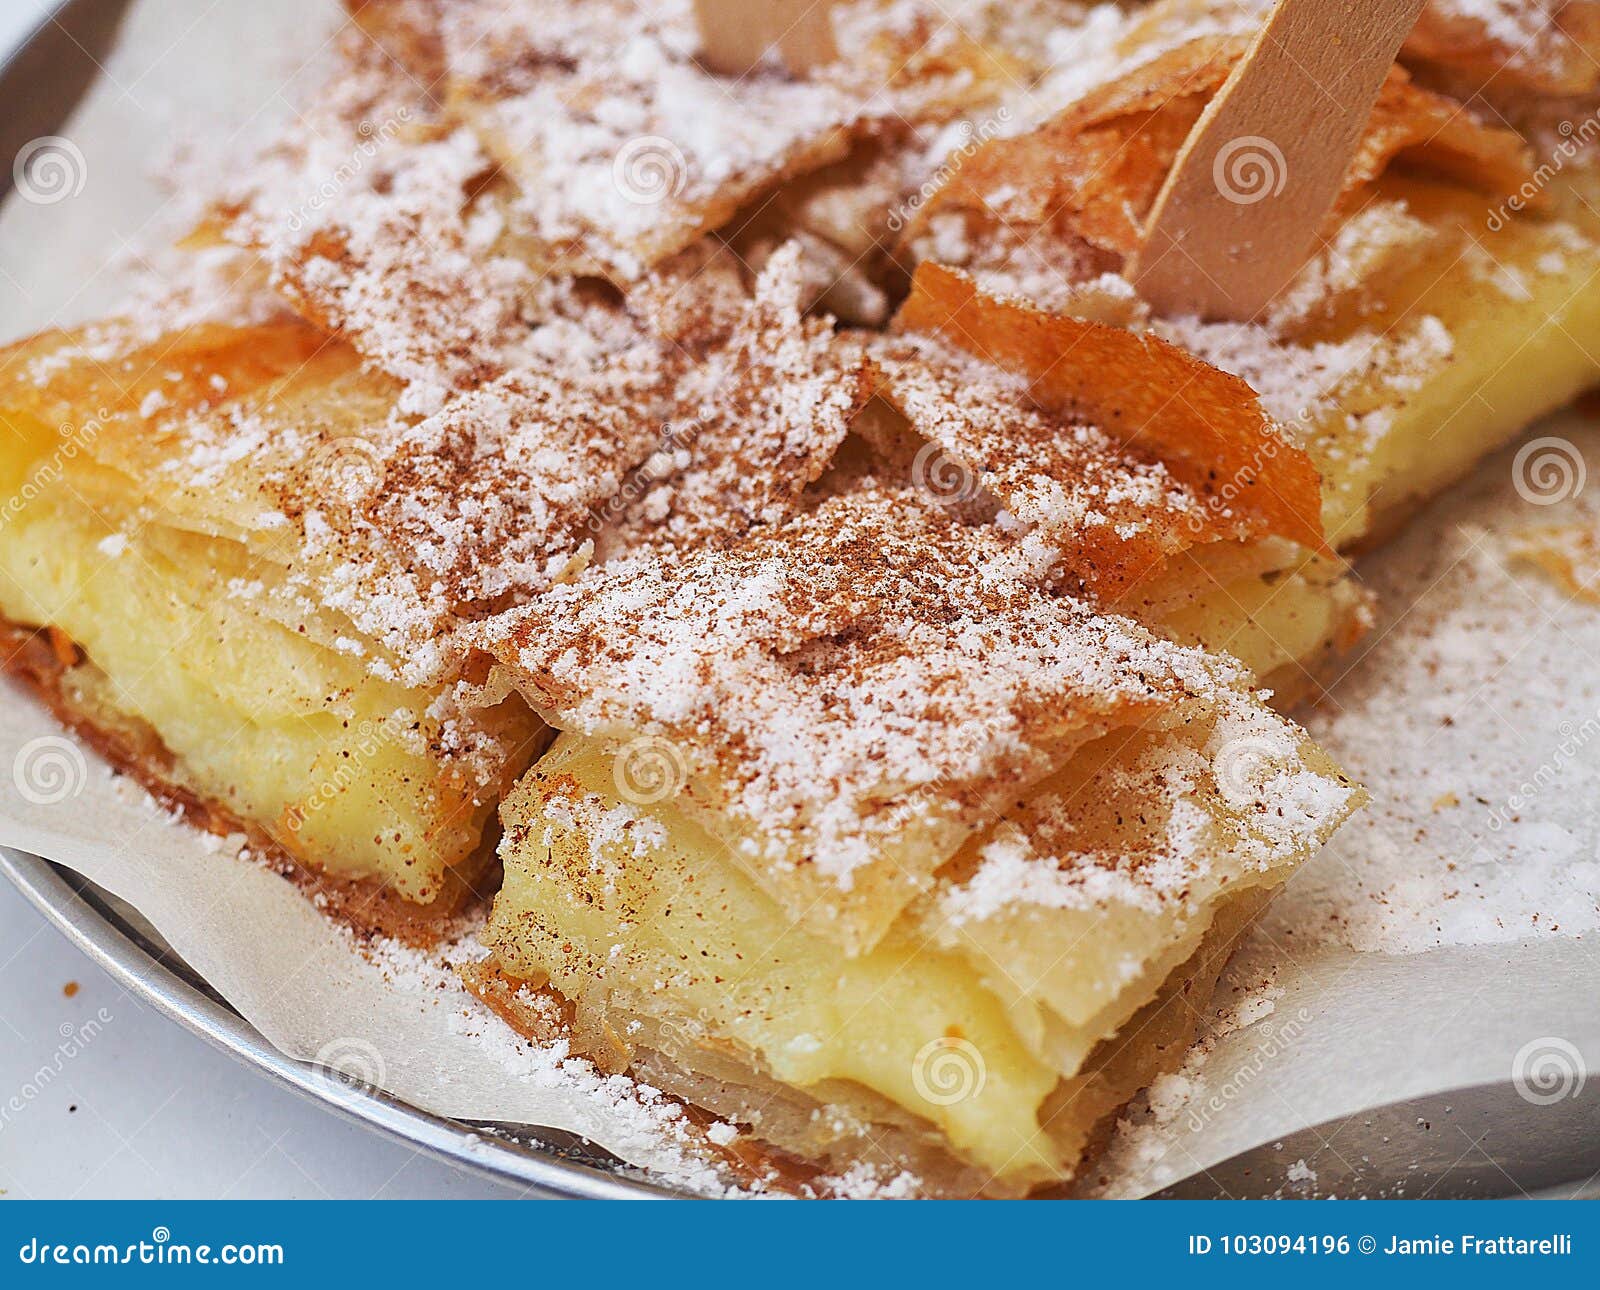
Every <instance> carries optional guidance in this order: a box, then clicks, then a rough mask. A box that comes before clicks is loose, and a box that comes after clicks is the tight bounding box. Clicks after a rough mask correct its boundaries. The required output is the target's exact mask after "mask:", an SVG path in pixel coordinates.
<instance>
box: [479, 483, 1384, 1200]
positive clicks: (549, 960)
mask: <svg viewBox="0 0 1600 1290" xmlns="http://www.w3.org/2000/svg"><path fill="white" fill-rule="evenodd" d="M996 554H997V552H996V549H995V544H994V543H993V541H992V540H991V539H990V537H989V536H987V535H986V533H985V531H984V530H982V529H972V528H969V527H968V526H966V525H963V524H961V523H960V522H958V521H953V520H951V519H950V518H949V516H948V515H947V514H945V513H944V512H942V511H941V510H940V509H939V508H938V507H936V506H934V505H932V504H930V503H928V502H927V501H925V500H919V498H918V496H917V495H916V494H914V493H906V492H885V491H879V490H873V489H870V488H863V489H862V490H860V491H857V492H854V493H850V494H846V495H842V496H838V497H835V498H833V499H830V500H828V501H826V502H824V503H823V504H822V505H821V506H819V507H818V508H817V510H815V511H814V512H812V513H808V514H805V515H802V516H800V517H797V518H796V519H794V520H792V521H790V522H788V523H787V524H784V525H780V526H778V527H777V528H775V529H773V530H770V531H768V530H763V531H758V532H757V533H756V534H754V535H752V536H751V537H749V538H747V539H745V540H744V541H742V542H740V543H737V544H735V545H733V546H731V547H728V548H726V549H723V550H720V551H714V552H707V553H704V554H701V555H698V556H693V557H689V558H686V559H684V560H681V561H677V562H674V561H668V560H663V561H661V562H659V563H645V562H640V561H635V562H623V563H621V564H619V565H617V566H614V567H610V568H608V569H605V570H600V571H593V572H591V573H589V574H586V575H584V576H583V577H580V578H579V579H578V580H577V581H575V582H574V583H573V584H571V585H570V586H567V587H563V588H558V589H557V590H556V591H555V592H553V593H551V594H550V595H549V596H546V597H541V598H540V599H539V600H538V601H536V602H535V603H534V604H533V605H532V606H530V607H529V608H528V609H526V610H522V611H517V612H516V613H514V614H513V615H511V616H509V617H508V618H506V619H504V620H493V621H491V623H489V624H488V625H487V626H486V628H485V629H483V630H482V633H481V636H480V639H482V640H484V641H485V642H486V643H488V644H490V645H491V646H492V647H493V648H495V650H496V653H497V654H498V656H499V657H500V659H501V661H502V664H503V666H504V667H505V669H506V674H507V675H508V677H509V678H510V679H511V680H512V682H513V683H514V684H516V685H517V686H518V688H519V689H520V690H521V691H522V692H523V693H524V694H525V695H526V696H527V698H528V700H529V702H530V703H531V704H532V705H533V706H534V707H535V708H536V709H537V710H539V711H540V712H541V713H542V714H543V715H545V716H546V717H547V719H549V720H550V721H552V722H553V723H555V724H557V725H558V726H560V727H562V728H563V729H565V730H566V731H567V732H568V733H566V734H563V735H562V736H561V737H560V738H559V739H558V741H557V742H556V744H555V746H554V747H553V748H552V749H551V751H550V752H549V753H548V754H547V755H546V756H545V757H544V758H543V759H542V760H541V761H540V762H539V764H538V765H537V766H536V767H535V769H534V770H533V771H532V772H531V773H530V774H529V775H528V776H527V777H526V778H525V779H524V780H523V782H522V783H521V784H520V785H519V786H518V788H517V790H516V791H515V792H514V793H513V794H512V795H511V796H510V797H509V798H508V799H507V801H506V803H505V805H504V807H503V812H502V813H503V816H504V822H505V826H506V834H505V840H504V842H503V844H502V847H501V859H502V861H503V863H504V866H505V873H506V877H505V885H504V887H503V889H502V891H501V893H500V895H499V897H498V898H497V900H496V902H495V908H494V914H493V917H492V919H491V923H490V927H489V930H488V933H487V939H488V942H489V945H490V946H491V948H492V950H493V953H494V959H493V968H494V975H491V976H485V975H484V974H483V973H481V972H480V973H479V974H478V982H479V985H480V988H482V989H483V990H484V991H485V993H486V995H488V996H489V997H492V998H499V999H500V1000H501V1001H502V1003H504V1001H505V999H506V991H507V989H508V983H509V988H511V989H519V988H520V989H521V990H524V991H527V990H535V989H547V990H549V991H553V992H554V996H555V997H556V998H558V999H559V1000H560V1001H562V1006H563V1007H564V1008H565V1009H567V1014H566V1015H567V1017H568V1018H569V1021H570V1026H571V1029H572V1033H573V1034H574V1035H575V1036H576V1039H577V1042H578V1043H579V1044H580V1046H581V1047H582V1049H583V1050H584V1051H585V1052H587V1053H589V1054H591V1055H593V1056H594V1057H595V1058H596V1059H597V1060H599V1061H601V1062H602V1063H604V1064H607V1065H609V1066H611V1067H613V1068H617V1069H621V1068H627V1069H631V1070H633V1071H635V1072H636V1073H638V1074H639V1075H641V1076H642V1077H644V1078H646V1079H648V1080H649V1081H650V1082H651V1083H653V1084H655V1085H657V1086H658V1087H662V1088H665V1089H668V1090H669V1091H672V1092H674V1093H677V1094H679V1095H680V1096H683V1097H684V1098H685V1099H686V1100H688V1101H690V1102H691V1103H693V1104H696V1105H699V1106H703V1107H706V1108H707V1109H709V1110H711V1111H713V1112H715V1113H716V1114H718V1115H720V1116H723V1117H725V1118H729V1119H732V1120H733V1121H735V1122H736V1123H738V1124H740V1125H742V1126H745V1127H746V1128H747V1129H748V1131H749V1134H750V1135H751V1137H752V1138H754V1139H755V1140H756V1141H757V1142H758V1143H760V1144H763V1145H762V1147H761V1149H760V1150H775V1151H776V1152H777V1153H779V1157H781V1158H785V1159H788V1158H792V1159H791V1160H790V1166H791V1167H790V1168H789V1173H790V1174H791V1175H792V1174H793V1171H794V1169H796V1168H797V1169H799V1171H800V1174H801V1175H802V1176H803V1177H805V1178H806V1179H807V1180H808V1181H807V1183H806V1185H807V1186H809V1187H812V1188H814V1189H817V1190H821V1191H826V1189H827V1186H828V1184H827V1183H826V1182H825V1181H824V1180H823V1179H824V1178H825V1176H826V1175H827V1174H829V1173H830V1172H843V1171H845V1170H847V1169H849V1168H850V1167H852V1165H854V1166H860V1165H861V1164H862V1163H863V1162H865V1163H868V1164H870V1165H873V1166H876V1167H880V1168H883V1169H888V1170H892V1171H907V1172H909V1173H910V1174H912V1175H915V1177H916V1178H917V1180H918V1181H919V1185H920V1186H922V1187H923V1188H925V1189H927V1190H931V1191H934V1192H937V1193H947V1194H994V1195H1015V1194H1020V1193H1023V1192H1026V1191H1028V1190H1030V1189H1033V1188H1036V1187H1039V1186H1042V1185H1047V1184H1051V1183H1059V1182H1062V1181H1064V1180H1066V1179H1069V1178H1070V1177H1071V1176H1072V1174H1073V1172H1074V1170H1075V1168H1076V1166H1077V1164H1078V1162H1079V1161H1080V1159H1081V1158H1082V1156H1083V1154H1084V1153H1085V1151H1086V1150H1087V1148H1088V1146H1089V1145H1090V1142H1091V1140H1092V1138H1093V1136H1094V1134H1095V1132H1096V1129H1097V1127H1098V1126H1100V1125H1101V1124H1102V1122H1103V1121H1104V1119H1105V1117H1106V1116H1107V1115H1108V1114H1110V1113H1111V1112H1112V1111H1114V1110H1115V1109H1116V1108H1118V1107H1120V1106H1121V1105H1122V1104H1123V1103H1124V1102H1125V1101H1126V1100H1127V1099H1128V1098H1129V1097H1131V1096H1132V1094H1133V1093H1134V1092H1135V1091H1137V1089H1138V1088H1139V1087H1142V1086H1143V1085H1144V1084H1145V1083H1148V1082H1149V1080H1150V1078H1152V1077H1153V1075H1154V1074H1155V1073H1156V1072H1157V1071H1158V1070H1159V1069H1160V1063H1161V1062H1162V1061H1163V1059H1164V1056H1170V1055H1171V1054H1172V1053H1174V1052H1177V1051H1181V1049H1179V1048H1178V1047H1176V1045H1178V1044H1179V1043H1180V1040H1181V1036H1182V1035H1183V1034H1184V1033H1185V1032H1186V1031H1187V1030H1188V1029H1189V1028H1190V1027H1191V1025H1192V1023H1193V1021H1194V1018H1195V1017H1196V1015H1197V1014H1198V1011H1199V1010H1200V1009H1201V1008H1203V1006H1204V1002H1205V998H1206V997H1207V995H1208V993H1209V989H1210V984H1211V982H1212V981H1214V979H1215V975H1216V973H1217V972H1218V971H1219V970H1220V968H1221V965H1222V963H1223V962H1224V961H1225V959H1226V957H1227V954H1228V951H1229V947H1230V945H1231V943H1232V938H1233V937H1234V936H1235V935H1236V933H1237V931H1238V930H1239V928H1240V927H1241V926H1243V925H1244V924H1245V923H1246V922H1247V921H1248V919H1249V917H1250V916H1251V914H1252V913H1253V912H1254V911H1255V909H1257V908H1258V907H1259V905H1260V903H1261V902H1262V901H1263V900H1264V899H1265V898H1266V895H1267V894H1268V893H1269V892H1270V891H1271V890H1272V889H1273V888H1275V887H1276V886H1277V885H1279V884H1281V882H1282V881H1283V880H1284V878H1286V877H1287V876H1288V874H1289V873H1290V872H1291V871H1292V870H1293V868H1294V867H1295V865H1296V864H1298V863H1299V861H1301V860H1302V859H1304V858H1305V857H1306V856H1308V855H1309V854H1311V852H1312V851H1313V850H1314V849H1315V848H1316V847H1317V846H1318V845H1319V844H1320V843H1321V841H1322V840H1323V839H1324V838H1325V837H1326V836H1327V835H1328V833H1330V832H1331V831H1332V829H1333V828H1335V827H1336V826H1337V824H1338V823H1339V822H1340V821H1341V820H1342V819H1343V818H1344V816H1345V815H1346V814H1347V813H1348V812H1349V811H1350V810H1351V809H1353V807H1354V806H1355V805H1356V804H1357V802H1358V798H1359V794H1358V791H1357V790H1355V789H1354V788H1353V787H1352V786H1351V785H1349V784H1348V783H1347V782H1346V781H1344V780H1343V779H1342V778H1341V777H1340V776H1339V774H1338V772H1337V771H1336V770H1335V769H1334V768H1333V767H1332V766H1331V765H1330V764H1329V763H1328V761H1327V760H1326V758H1325V757H1323V756H1322V755H1321V754H1320V753H1318V752H1317V751H1316V750H1315V749H1314V748H1313V747H1312V746H1311V745H1310V744H1309V743H1308V742H1307V741H1306V739H1305V737H1304V735H1303V734H1302V733H1301V732H1300V731H1298V730H1297V729H1296V728H1295V727H1294V726H1293V725H1292V724H1290V723H1289V722H1287V721H1285V720H1284V719H1283V718H1281V717H1279V716H1277V715H1275V714H1273V713H1272V712H1271V711H1270V709H1268V708H1267V707H1266V706H1265V705H1264V704H1262V703H1261V701H1260V700H1259V699H1257V698H1254V697H1252V696H1251V694H1250V692H1249V689H1248V680H1247V673H1246V672H1245V671H1244V670H1243V669H1242V668H1240V667H1239V666H1238V665H1237V664H1234V663H1231V662H1228V661H1225V660H1223V659H1220V658H1217V657H1213V656H1208V655H1206V654H1203V653H1201V652H1199V651H1197V650H1194V649H1190V648H1185V647H1179V646H1175V645H1172V644H1169V643H1167V642H1164V641H1161V640H1160V639H1159V638H1157V637H1154V636H1152V635H1151V634H1150V633H1148V632H1146V631H1144V630H1142V629H1141V628H1139V627H1138V626H1137V625H1136V624H1134V623H1133V622H1131V621H1129V620H1126V619H1118V618H1114V617H1110V616H1107V615H1104V614H1100V613H1097V612H1095V611H1092V610H1089V609H1088V608H1087V607H1085V606H1084V605H1082V604H1081V603H1080V602H1076V601H1072V600H1066V599H1060V598H1055V597H1051V596H1048V595H1045V594H1042V593H1040V592H1038V591H1035V590H1031V589H1030V588H1029V587H1028V586H1027V585H1026V584H1023V583H1018V582H1014V581H1010V582H1008V581H1006V580H1004V579H995V578H994V577H993V573H994V570H995V557H996ZM508 1011H509V1012H510V1014H511V1015H517V1014H516V1012H515V1010H514V1009H508ZM521 1015H523V1016H524V1017H526V1016H527V1015H528V1014H527V1013H526V1011H524V1012H523V1013H522V1014H521ZM756 1154H757V1155H758V1156H759V1154H760V1151H759V1150H758V1151H757V1153H756ZM745 1158H746V1160H747V1162H748V1159H749V1155H748V1153H746V1157H745ZM767 1164H768V1165H770V1164H771V1160H768V1161H767Z"/></svg>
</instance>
